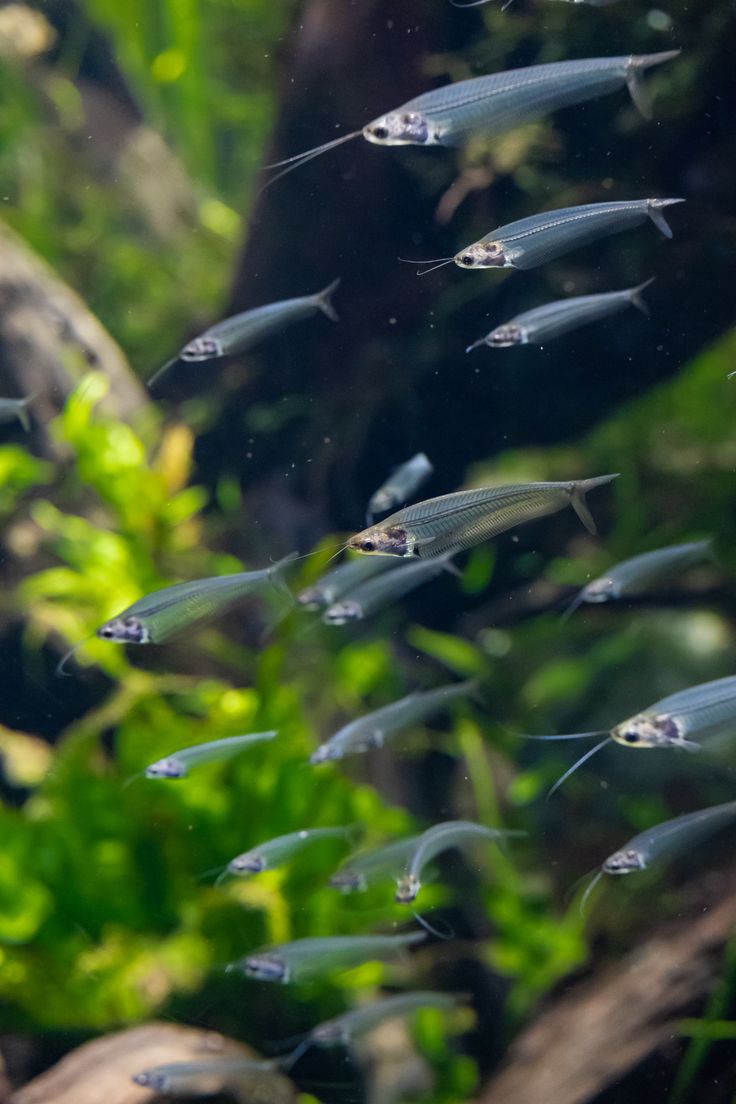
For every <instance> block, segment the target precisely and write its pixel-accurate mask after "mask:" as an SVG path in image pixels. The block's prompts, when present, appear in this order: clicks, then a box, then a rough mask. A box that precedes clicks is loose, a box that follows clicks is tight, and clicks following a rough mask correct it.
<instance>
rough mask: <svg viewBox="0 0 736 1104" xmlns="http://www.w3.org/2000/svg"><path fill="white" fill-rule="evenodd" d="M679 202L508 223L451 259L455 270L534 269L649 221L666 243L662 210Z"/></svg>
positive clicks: (590, 207) (627, 204)
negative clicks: (661, 234)
mask: <svg viewBox="0 0 736 1104" xmlns="http://www.w3.org/2000/svg"><path fill="white" fill-rule="evenodd" d="M683 202H684V200H681V199H632V200H621V201H618V202H612V203H585V204H583V205H581V206H579V207H561V208H559V209H558V210H556V211H546V212H543V213H542V214H539V215H530V216H529V217H528V218H523V219H519V220H518V222H510V223H509V224H508V225H506V226H499V227H497V228H496V229H495V230H491V231H490V233H488V234H486V235H485V236H484V237H482V238H480V239H479V241H477V242H475V243H474V244H473V245H469V246H467V247H466V248H465V249H463V250H461V251H460V252H459V253H457V254H456V255H455V257H454V258H453V259H454V261H455V264H457V265H458V266H459V267H460V268H473V269H476V268H519V269H529V268H536V267H537V265H541V264H545V263H546V262H547V261H551V260H554V259H555V257H561V256H562V255H563V254H564V253H569V252H570V250H571V249H577V248H579V247H580V246H583V245H588V244H590V242H594V241H597V240H599V239H600V238H606V237H608V236H609V235H611V234H618V233H620V232H621V231H622V230H628V229H631V228H632V227H634V226H639V225H640V224H641V223H643V222H646V220H647V219H648V218H649V219H651V220H652V221H653V222H654V223H655V225H656V226H657V228H658V229H659V230H660V231H661V232H662V233H663V234H664V235H665V236H666V237H668V238H671V237H672V231H671V229H670V227H669V225H668V223H667V222H666V220H665V218H664V215H663V214H662V209H663V208H664V207H668V206H670V205H671V204H673V203H683Z"/></svg>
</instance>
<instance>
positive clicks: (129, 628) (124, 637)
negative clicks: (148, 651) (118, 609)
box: [96, 617, 151, 644]
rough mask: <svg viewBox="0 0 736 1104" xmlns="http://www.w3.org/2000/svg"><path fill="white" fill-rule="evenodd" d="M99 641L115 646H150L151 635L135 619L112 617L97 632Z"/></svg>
mask: <svg viewBox="0 0 736 1104" xmlns="http://www.w3.org/2000/svg"><path fill="white" fill-rule="evenodd" d="M96 635H97V636H99V637H100V639H101V640H112V641H113V642H114V643H115V644H150V642H151V634H150V632H149V631H148V629H147V628H146V626H145V625H144V624H143V622H142V621H140V620H139V618H137V617H113V619H112V621H106V622H105V624H104V625H100V627H99V629H98V630H97V634H96Z"/></svg>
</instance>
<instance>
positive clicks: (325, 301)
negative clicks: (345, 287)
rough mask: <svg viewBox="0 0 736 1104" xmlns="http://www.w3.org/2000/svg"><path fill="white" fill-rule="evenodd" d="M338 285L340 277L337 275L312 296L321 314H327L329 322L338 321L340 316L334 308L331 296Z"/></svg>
mask: <svg viewBox="0 0 736 1104" xmlns="http://www.w3.org/2000/svg"><path fill="white" fill-rule="evenodd" d="M339 286H340V277H339V276H338V277H337V279H336V280H333V281H332V283H331V284H328V285H327V287H326V288H323V289H322V291H320V292H318V293H317V295H315V297H314V301H315V303H316V304H317V306H318V307H319V309H320V310H321V311H322V313H323V314H326V315H327V317H328V318H329V319H330V321H331V322H339V321H340V316H339V314H338V313H337V311H336V310H335V308H334V306H333V303H332V296H333V295H334V294H335V292H336V291H337V289H338V288H339Z"/></svg>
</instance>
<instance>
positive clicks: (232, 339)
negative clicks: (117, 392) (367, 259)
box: [148, 279, 340, 387]
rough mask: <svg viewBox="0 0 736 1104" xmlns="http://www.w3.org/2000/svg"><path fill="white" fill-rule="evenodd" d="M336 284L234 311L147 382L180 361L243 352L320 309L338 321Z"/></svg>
mask: <svg viewBox="0 0 736 1104" xmlns="http://www.w3.org/2000/svg"><path fill="white" fill-rule="evenodd" d="M339 284H340V280H339V279H338V280H333V281H332V283H331V284H329V285H328V286H327V287H326V288H323V289H322V291H318V292H317V293H316V294H314V295H303V296H300V297H299V298H296V299H284V300H282V301H280V302H278V303H266V304H264V306H262V307H254V308H253V309H252V310H248V311H242V312H241V313H240V314H234V315H232V317H230V318H225V319H223V320H222V321H221V322H217V323H215V325H214V326H210V327H209V329H207V330H205V331H204V333H202V334H200V335H199V336H198V337H195V338H192V340H191V341H190V342H188V343H187V344H186V345H185V346H184V347H183V349H181V351H180V352H179V353H178V354H177V356H176V357H174V359H173V360H170V361H169V362H168V363H167V364H164V366H163V367H162V368H160V369H159V370H158V371H157V372H156V373H155V375H154V376H152V377H151V379H150V380H149V381H148V384H149V387H151V386H153V385H155V384H156V383H157V382H158V381H159V379H160V378H161V377H162V376H163V375H164V373H166V372H168V370H169V369H170V368H171V367H173V365H174V364H176V363H177V362H178V361H180V360H183V361H185V362H187V363H193V362H203V361H210V360H219V359H220V358H221V357H226V356H235V355H236V354H238V353H244V352H245V351H246V350H247V349H250V348H252V347H253V346H254V345H256V344H258V342H260V341H263V340H264V339H265V338H267V337H270V336H271V335H272V334H274V333H278V332H279V331H280V330H284V329H286V328H287V327H289V326H293V325H294V324H295V323H296V322H300V321H302V319H304V318H311V316H312V315H314V314H319V313H320V312H321V313H322V314H324V315H326V316H327V317H328V318H329V319H330V320H331V321H332V322H337V321H338V316H337V313H336V311H335V308H334V306H333V305H332V296H333V294H334V292H335V291H336V290H337V288H338V286H339Z"/></svg>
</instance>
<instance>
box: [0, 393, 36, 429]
mask: <svg viewBox="0 0 736 1104" xmlns="http://www.w3.org/2000/svg"><path fill="white" fill-rule="evenodd" d="M35 397H36V396H35V395H29V396H28V397H27V398H24V399H0V424H3V425H4V424H5V423H6V422H13V421H16V420H17V421H19V422H20V424H21V426H22V427H23V429H24V430H25V431H26V433H30V432H31V420H30V418H29V417H28V407H29V405H30V404H31V403H32V402H33V400H34V399H35Z"/></svg>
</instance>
